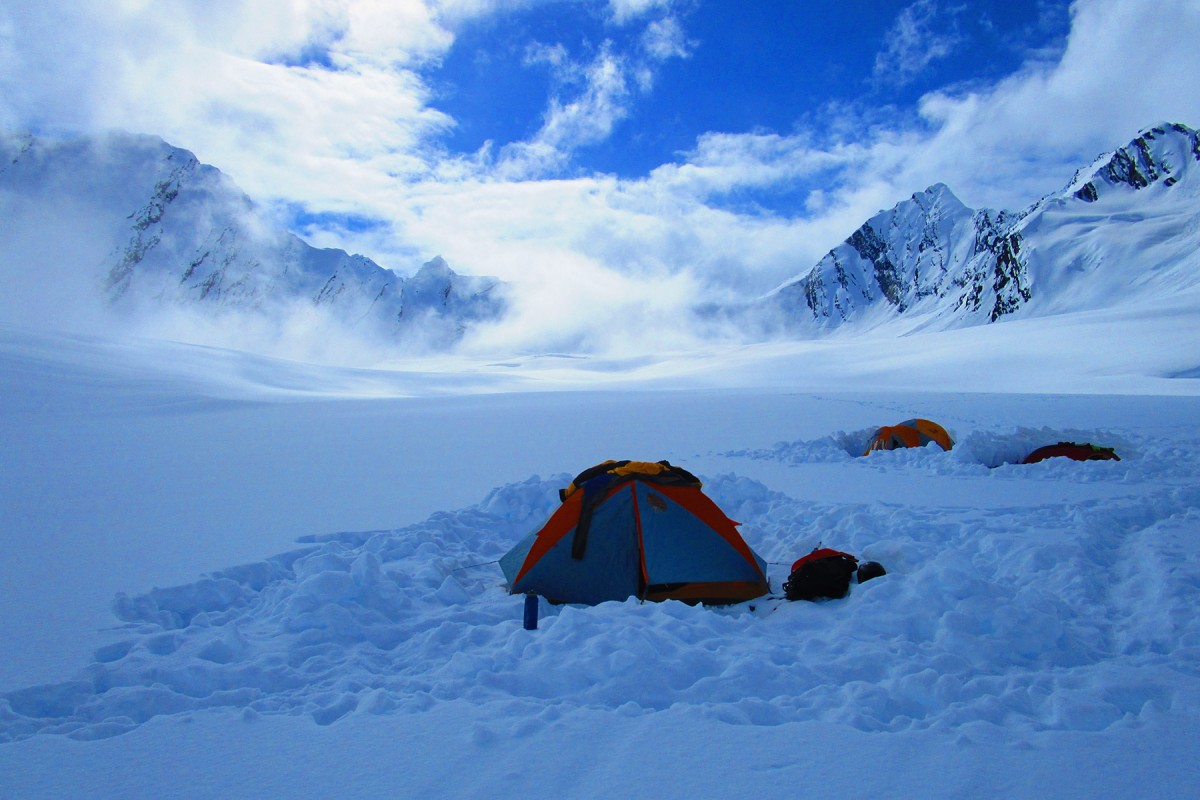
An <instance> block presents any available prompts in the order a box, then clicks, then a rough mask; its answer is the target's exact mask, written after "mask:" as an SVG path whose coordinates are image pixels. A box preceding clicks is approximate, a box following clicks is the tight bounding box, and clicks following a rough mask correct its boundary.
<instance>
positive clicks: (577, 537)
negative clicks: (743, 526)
mask: <svg viewBox="0 0 1200 800" xmlns="http://www.w3.org/2000/svg"><path fill="white" fill-rule="evenodd" d="M560 496H561V497H562V504H561V505H560V506H559V507H558V509H557V510H556V511H555V512H554V513H553V514H551V515H550V518H549V519H548V520H547V521H546V522H545V524H544V525H542V527H541V528H539V529H538V530H536V531H534V532H532V533H531V534H529V536H527V537H525V539H523V540H522V541H521V542H518V543H517V545H516V546H515V547H513V549H512V550H510V551H509V552H508V553H507V554H506V555H505V556H504V557H503V558H501V559H500V568H501V570H503V572H504V575H505V578H506V579H507V581H508V584H509V591H511V592H513V593H524V592H532V593H535V594H539V595H541V596H543V597H545V598H547V599H548V600H550V601H551V602H555V603H585V604H595V603H602V602H605V601H607V600H617V601H621V600H624V599H626V598H628V597H638V598H641V599H643V600H682V601H684V602H688V603H695V602H703V603H737V602H742V601H744V600H752V599H754V598H755V597H760V596H762V595H764V594H766V593H767V592H768V591H769V587H768V584H767V575H766V562H764V561H763V560H762V558H761V557H759V556H758V554H757V553H755V552H754V551H753V550H752V549H751V548H750V546H749V545H748V544H747V543H746V541H745V540H744V539H743V538H742V537H741V535H740V534H739V533H738V531H737V523H736V522H734V521H733V520H731V519H729V518H728V517H727V516H725V513H724V512H723V511H722V510H721V509H720V508H719V507H718V506H717V504H716V503H714V502H713V501H712V500H711V499H710V498H709V497H708V496H707V495H705V494H704V492H703V491H702V489H701V484H700V481H699V480H697V479H696V478H695V476H693V475H692V474H691V473H689V472H687V471H686V470H683V469H681V468H679V467H675V466H673V465H671V464H670V463H668V462H665V461H664V462H640V461H607V462H605V463H603V464H599V465H597V466H596V467H592V468H591V469H588V470H585V471H584V472H582V473H580V475H579V476H578V477H577V478H576V479H575V480H574V481H573V482H572V483H571V485H570V486H569V487H568V488H567V489H565V490H562V492H561V493H560Z"/></svg>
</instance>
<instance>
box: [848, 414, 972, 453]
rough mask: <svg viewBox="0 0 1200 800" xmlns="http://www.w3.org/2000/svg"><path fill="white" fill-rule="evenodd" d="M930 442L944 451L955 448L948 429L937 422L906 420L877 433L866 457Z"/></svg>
mask: <svg viewBox="0 0 1200 800" xmlns="http://www.w3.org/2000/svg"><path fill="white" fill-rule="evenodd" d="M930 442H937V443H938V445H939V446H940V447H941V448H942V449H943V450H949V449H950V448H952V447H954V440H953V439H951V438H950V434H948V433H946V429H945V428H943V427H942V426H941V425H938V424H937V423H936V422H930V421H929V420H927V419H921V418H919V417H918V418H917V419H906V420H905V421H904V422H901V423H900V424H899V425H885V426H883V427H882V428H880V429H879V430H877V431H875V435H874V436H872V437H871V441H870V443H869V444H868V445H867V449H866V451H864V452H863V455H864V456H868V455H870V454H871V453H873V452H875V451H876V450H896V449H897V448H900V447H924V446H925V445H927V444H929V443H930Z"/></svg>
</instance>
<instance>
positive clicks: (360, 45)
mask: <svg viewBox="0 0 1200 800" xmlns="http://www.w3.org/2000/svg"><path fill="white" fill-rule="evenodd" d="M532 4H533V2H532V0H531V2H530V3H529V4H528V5H532ZM511 7H512V4H511V3H491V2H484V1H483V0H455V1H454V2H450V1H449V0H443V1H442V2H438V3H432V2H431V3H428V4H426V3H420V2H417V1H416V0H404V2H382V1H380V2H343V1H342V0H338V1H337V2H334V0H328V1H323V0H290V1H289V2H283V0H279V1H278V2H274V3H266V2H253V3H252V2H249V1H248V0H247V2H243V3H239V2H229V3H227V4H225V5H224V6H223V9H224V12H223V13H222V14H221V15H213V14H211V12H207V9H208V8H209V6H208V4H206V3H201V2H199V0H195V2H187V1H185V0H161V1H160V2H155V3H142V4H140V5H137V4H133V3H124V4H120V5H117V6H116V7H115V8H114V7H113V4H111V3H102V2H99V0H92V1H89V0H73V1H72V2H70V3H68V2H66V0H57V2H56V1H55V0H49V1H48V2H47V1H46V0H42V1H41V2H37V3H33V2H27V3H15V4H9V5H8V6H6V7H5V8H4V9H3V10H0V64H2V65H4V67H5V69H2V70H0V122H5V123H7V124H13V123H14V122H16V123H22V124H26V125H34V126H37V127H51V128H71V127H75V128H88V127H94V126H117V127H124V128H129V129H133V130H141V131H149V132H154V133H158V134H160V135H162V136H164V138H166V139H167V140H168V141H171V142H172V143H173V144H177V145H180V146H184V147H188V148H189V149H192V150H194V151H195V152H196V153H197V154H198V155H199V156H200V157H201V158H202V159H203V160H205V161H207V162H209V163H213V164H216V165H217V166H219V167H220V168H221V169H222V170H223V171H225V172H227V173H229V174H230V175H231V176H232V177H233V178H234V179H235V180H236V181H237V182H238V183H239V185H241V186H242V188H243V189H245V190H246V191H247V192H248V193H249V194H250V195H251V196H252V197H254V198H255V199H257V200H260V201H264V202H271V201H272V200H278V201H280V202H282V203H285V204H286V207H288V208H295V207H300V208H303V209H307V210H309V211H312V212H314V213H315V212H322V213H327V214H332V215H334V218H336V217H337V215H343V216H344V215H357V216H361V217H366V218H369V219H372V220H376V221H378V224H375V225H369V226H357V227H356V226H350V227H342V228H337V227H329V228H327V229H324V230H321V229H313V230H310V231H308V233H309V234H311V235H310V237H309V238H310V240H312V241H313V242H314V244H319V245H323V246H340V247H344V248H346V249H349V250H351V251H356V252H363V253H366V254H367V255H369V256H371V257H372V258H375V259H376V260H377V261H379V262H380V263H381V264H384V265H386V266H389V267H392V268H395V269H396V270H397V271H399V272H401V273H405V272H407V271H411V270H414V269H415V268H416V266H417V265H419V264H420V263H421V262H422V261H424V260H426V259H427V258H429V257H430V256H432V255H436V254H441V255H444V256H445V257H446V258H447V259H448V261H449V262H450V264H451V266H452V267H453V268H454V269H456V270H457V271H459V272H464V273H470V274H490V275H497V276H499V277H501V278H503V279H505V280H508V281H512V282H514V283H515V284H516V287H517V291H518V296H517V298H516V301H515V302H516V303H517V306H518V308H519V309H522V310H524V311H526V312H528V313H526V314H524V315H521V316H518V317H514V319H513V320H512V321H511V323H510V326H507V327H502V328H501V327H493V328H491V329H489V330H488V337H489V340H490V341H491V342H493V343H504V344H505V345H506V346H512V347H518V346H520V347H528V348H533V347H535V346H536V344H537V342H538V341H539V337H542V338H545V337H549V336H551V334H553V333H554V332H555V331H558V333H557V334H554V335H556V336H558V340H559V342H560V343H561V344H563V345H564V346H566V345H571V344H572V343H574V344H579V343H593V344H595V343H601V342H602V343H605V344H607V345H611V346H614V347H615V346H618V345H620V344H629V345H630V346H632V344H630V342H622V341H620V340H622V338H623V337H626V336H628V337H630V338H636V335H635V334H626V333H624V332H614V331H613V330H611V328H612V320H613V319H615V318H616V317H618V316H620V314H621V313H624V314H625V315H627V316H626V318H627V319H632V320H636V321H637V324H638V326H640V327H639V329H640V330H642V331H645V332H646V335H645V336H644V337H642V341H643V344H644V343H645V342H655V341H658V340H659V339H658V338H656V337H661V339H662V340H663V341H671V342H678V341H680V340H681V339H682V338H685V333H684V332H683V331H684V329H685V328H687V329H695V330H699V328H692V327H691V326H693V325H697V324H698V323H697V320H695V319H694V318H693V317H691V316H690V311H689V307H690V305H691V304H692V303H694V302H695V301H697V300H703V299H714V298H715V299H724V298H735V297H746V296H753V295H755V294H758V293H762V292H765V291H767V290H769V289H770V288H773V287H774V286H775V285H776V284H777V283H778V282H780V281H781V280H783V279H785V278H788V277H790V276H793V275H796V274H799V273H802V272H806V271H807V270H808V269H809V268H811V266H812V265H813V264H814V263H815V262H816V260H818V259H819V258H820V257H821V256H822V255H823V254H824V253H825V252H826V251H828V250H829V249H830V248H831V247H833V246H835V245H836V244H838V243H839V242H841V241H842V240H843V239H845V238H846V237H847V236H848V235H849V234H850V233H851V232H852V231H853V230H854V229H855V228H856V227H857V226H858V225H859V224H861V223H862V222H863V221H864V220H865V219H867V218H868V217H870V216H871V215H872V214H873V213H875V212H876V211H877V210H879V209H881V208H887V207H890V206H891V205H893V204H895V203H896V202H898V201H900V200H903V199H905V198H907V197H908V196H910V195H911V194H912V193H913V192H916V191H920V190H921V189H924V188H925V187H926V186H928V185H930V184H932V183H934V182H938V181H943V182H945V183H947V184H948V185H949V186H950V187H951V188H952V189H953V190H954V191H955V193H957V194H958V195H959V196H960V197H961V198H962V199H963V201H964V202H966V203H967V204H968V205H973V206H984V205H987V206H993V207H1007V208H1020V207H1022V206H1024V205H1027V204H1028V203H1030V202H1032V201H1034V200H1036V199H1037V198H1038V197H1040V196H1041V195H1042V194H1044V193H1046V192H1049V191H1053V190H1055V189H1057V188H1059V187H1060V186H1062V185H1065V184H1066V182H1067V181H1068V180H1069V179H1070V177H1071V173H1072V171H1073V170H1074V169H1075V168H1076V167H1079V166H1082V165H1083V164H1086V163H1088V162H1089V161H1091V159H1092V158H1093V157H1094V156H1096V155H1097V154H1099V153H1100V152H1102V151H1104V150H1108V149H1111V148H1113V147H1116V146H1118V145H1120V144H1122V143H1124V142H1125V141H1127V140H1128V139H1129V138H1131V137H1132V136H1133V135H1135V134H1136V132H1137V131H1138V130H1139V129H1140V128H1141V127H1143V126H1145V125H1148V124H1152V123H1155V122H1157V121H1159V120H1162V119H1167V120H1172V121H1180V122H1185V123H1188V124H1191V125H1197V124H1200V119H1197V118H1196V117H1195V115H1196V113H1197V109H1200V82H1198V81H1197V80H1196V78H1195V77H1194V74H1193V72H1194V70H1193V68H1192V65H1193V64H1194V54H1193V53H1192V50H1193V49H1194V42H1195V41H1200V7H1198V6H1197V5H1196V4H1195V3H1194V2H1191V0H1161V2H1156V1H1155V0H1077V2H1075V3H1074V4H1073V5H1072V7H1071V28H1070V32H1069V35H1068V38H1067V40H1066V42H1065V45H1064V47H1062V48H1057V49H1053V50H1046V51H1041V52H1036V53H1033V54H1031V55H1030V57H1029V60H1028V61H1027V62H1026V63H1025V64H1024V65H1023V66H1022V67H1021V68H1020V69H1019V70H1017V71H1016V72H1014V73H1013V74H1011V75H1008V76H1006V77H1005V78H1003V79H1002V80H999V81H996V82H994V83H991V84H986V85H985V84H974V85H970V86H955V87H947V88H943V89H940V90H937V91H932V92H929V93H927V94H925V95H924V97H922V99H921V100H920V102H919V103H918V104H917V106H916V107H905V108H889V109H880V108H878V107H873V106H865V105H861V104H858V103H855V102H843V103H839V104H836V105H832V104H831V105H828V106H826V107H824V108H821V109H816V110H810V111H807V112H804V113H803V114H801V113H800V112H799V111H798V119H797V121H796V125H795V127H794V128H793V129H789V130H786V131H769V130H750V131H711V132H707V133H703V134H701V135H700V136H698V138H697V139H696V141H695V143H694V145H693V146H692V147H691V148H689V149H688V150H687V151H686V152H682V153H680V154H679V155H678V157H677V158H676V159H674V160H673V161H672V162H671V163H667V164H662V165H660V166H659V167H657V168H656V169H653V170H650V171H649V172H648V173H647V174H646V175H644V176H641V177H639V178H627V179H618V178H616V177H614V176H611V175H594V174H588V173H586V172H583V171H581V170H579V169H578V168H577V166H576V164H577V162H576V161H575V160H574V155H575V154H577V153H579V152H581V151H582V150H583V149H585V148H587V147H591V146H595V145H597V144H602V143H604V142H605V141H607V140H608V139H609V138H610V137H611V134H612V132H613V131H614V130H616V129H617V126H619V125H621V124H624V123H626V122H627V120H629V119H630V115H631V111H632V110H633V109H635V108H636V104H637V103H639V102H647V101H648V102H653V94H652V91H653V85H654V82H653V79H654V75H655V74H656V73H655V70H656V69H657V68H658V66H660V65H661V63H663V59H667V60H669V59H681V58H686V57H687V55H688V53H689V52H690V51H691V49H692V48H693V47H694V46H695V45H693V44H692V43H690V42H689V41H688V40H687V37H686V32H685V31H684V29H683V23H682V22H681V21H680V20H681V19H682V18H677V17H675V16H673V15H672V13H671V10H670V8H669V7H668V4H666V3H657V2H649V1H643V2H634V0H627V1H626V2H612V3H611V4H609V5H608V6H607V9H608V10H609V12H610V13H611V16H612V20H613V22H614V24H620V25H623V26H629V27H628V28H626V29H624V30H625V32H628V31H633V32H634V34H635V35H633V36H626V37H624V38H619V37H618V36H617V35H616V32H615V31H614V30H611V29H610V32H612V33H613V40H612V41H610V42H608V43H603V42H601V43H599V44H597V45H595V47H594V48H593V49H592V50H591V51H588V52H585V54H584V55H583V56H580V55H578V54H576V55H574V56H573V55H572V52H571V51H570V50H568V49H567V48H566V47H565V46H564V47H559V46H558V45H559V44H560V43H558V42H552V43H549V44H543V45H541V46H539V47H536V48H533V49H530V50H529V51H528V53H529V57H530V59H532V60H534V61H536V62H537V63H538V64H539V65H541V66H545V67H549V68H551V69H553V70H555V72H554V81H553V82H552V83H553V92H552V94H551V96H550V97H549V98H548V99H547V104H546V106H545V110H544V113H543V117H542V119H541V125H540V126H539V128H538V130H537V132H536V133H535V134H534V135H533V136H531V137H529V138H528V139H527V140H525V141H521V142H497V143H493V144H491V145H489V146H486V147H484V148H482V149H481V150H480V151H479V152H476V153H454V152H450V151H448V150H447V149H446V146H445V145H444V141H445V139H446V134H447V133H448V132H449V131H451V130H452V129H453V126H454V124H455V121H454V120H453V119H452V118H451V117H450V116H449V115H447V114H446V113H445V112H444V111H442V110H441V109H439V107H438V96H437V94H436V93H435V92H434V91H433V90H432V89H431V87H430V85H429V83H428V82H427V81H428V76H429V75H431V74H435V68H436V65H437V63H438V61H439V59H441V58H444V57H445V56H446V54H447V53H448V52H449V49H450V48H452V47H453V46H454V41H455V38H454V37H455V31H456V29H457V26H460V25H463V24H466V23H467V22H468V21H470V20H476V19H486V18H487V17H488V16H489V15H492V14H496V13H504V12H503V11H502V9H503V8H511ZM391 9H397V11H396V14H397V16H395V17H389V16H388V14H389V11H390V10H391ZM936 11H937V7H936V5H935V4H934V3H933V2H932V0H922V2H918V3H915V4H913V5H911V6H909V7H908V8H907V9H906V10H905V11H904V12H902V13H901V14H900V16H899V17H898V18H897V23H896V28H895V30H896V32H897V36H896V37H895V39H894V42H893V46H889V49H888V50H887V51H886V53H885V54H881V59H883V60H882V61H881V62H880V63H881V64H890V65H891V66H890V67H889V69H890V70H891V72H892V74H895V75H898V76H908V77H909V78H910V79H911V77H912V76H913V75H915V74H918V72H919V69H920V68H922V67H923V66H927V65H928V64H929V63H932V60H933V59H935V58H938V57H941V56H942V54H943V51H944V50H945V48H947V47H951V46H953V42H952V41H947V40H946V37H948V36H952V34H947V33H946V32H945V30H944V29H942V30H941V32H940V33H939V28H938V25H939V24H942V25H944V19H943V22H942V23H939V22H938V18H937V17H936V16H935V12H936ZM268 22H270V23H271V24H267V23H268ZM635 26H636V27H635ZM33 31H40V32H41V33H39V34H37V35H34V34H33ZM618 42H624V44H618ZM630 42H632V43H633V44H632V45H631V44H630ZM622 47H624V48H625V49H621V48H622ZM64 52H70V53H74V54H75V55H74V56H72V58H70V59H65V60H64V59H62V58H61V53H64ZM880 69H883V68H882V67H880ZM914 70H917V72H914ZM780 196H787V197H790V198H791V201H790V204H789V205H788V206H787V207H786V209H781V208H773V206H772V204H771V199H772V198H774V197H780ZM589 297H592V298H597V302H594V303H589V302H588V300H587V298H589ZM556 298H558V299H556ZM599 299H602V300H603V302H602V303H601V302H599ZM623 330H629V329H628V328H627V329H623ZM480 341H481V340H476V344H478V343H479V342H480ZM480 346H482V345H480Z"/></svg>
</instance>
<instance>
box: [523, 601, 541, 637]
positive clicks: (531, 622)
mask: <svg viewBox="0 0 1200 800" xmlns="http://www.w3.org/2000/svg"><path fill="white" fill-rule="evenodd" d="M537 617H538V598H537V595H536V594H534V593H533V592H530V593H529V594H527V595H525V630H527V631H536V630H537Z"/></svg>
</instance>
